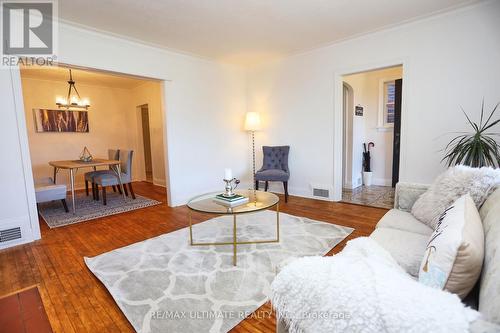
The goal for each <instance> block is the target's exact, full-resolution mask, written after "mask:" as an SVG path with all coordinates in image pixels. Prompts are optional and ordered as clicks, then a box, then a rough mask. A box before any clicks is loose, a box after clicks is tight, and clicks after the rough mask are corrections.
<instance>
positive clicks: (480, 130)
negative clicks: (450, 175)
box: [441, 100, 500, 168]
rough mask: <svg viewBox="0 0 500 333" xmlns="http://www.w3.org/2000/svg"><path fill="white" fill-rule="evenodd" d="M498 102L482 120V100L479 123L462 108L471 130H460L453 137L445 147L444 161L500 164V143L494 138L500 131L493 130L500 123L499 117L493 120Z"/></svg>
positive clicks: (464, 163) (449, 164)
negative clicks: (472, 119) (458, 133)
mask: <svg viewBox="0 0 500 333" xmlns="http://www.w3.org/2000/svg"><path fill="white" fill-rule="evenodd" d="M499 104H500V103H498V104H497V105H496V106H495V107H494V108H493V110H492V111H491V113H490V114H489V116H488V117H487V118H486V121H484V100H483V104H482V107H481V118H480V120H479V124H478V123H477V122H472V121H471V120H470V118H469V116H468V115H467V113H466V112H465V111H464V110H463V109H462V112H463V113H464V115H465V117H466V118H467V121H468V123H469V124H470V126H471V127H472V131H471V132H460V135H458V136H457V137H455V138H453V140H451V141H450V143H448V145H447V146H446V148H445V154H446V155H445V156H444V157H443V159H442V160H441V161H445V160H446V163H447V164H448V166H453V165H457V164H463V165H468V166H470V167H474V168H480V167H483V166H491V167H498V166H499V164H500V145H499V144H498V142H497V141H496V138H498V137H499V136H500V132H498V131H496V132H495V131H494V130H493V127H495V126H496V125H498V123H500V119H497V120H493V116H494V115H495V112H496V111H497V108H498V105H499Z"/></svg>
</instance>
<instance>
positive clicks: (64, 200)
mask: <svg viewBox="0 0 500 333" xmlns="http://www.w3.org/2000/svg"><path fill="white" fill-rule="evenodd" d="M87 195H88V194H87ZM61 202H62V204H63V207H64V211H65V212H66V213H69V209H68V205H67V204H66V199H61Z"/></svg>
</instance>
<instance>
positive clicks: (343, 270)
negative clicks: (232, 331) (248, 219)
mask: <svg viewBox="0 0 500 333" xmlns="http://www.w3.org/2000/svg"><path fill="white" fill-rule="evenodd" d="M271 299H272V303H273V306H274V307H275V309H276V311H277V313H278V317H279V318H281V319H282V320H284V321H285V323H286V324H287V326H288V328H289V331H290V332H291V333H294V332H314V333H321V332H394V333H396V332H397V333H400V332H426V333H427V332H467V331H468V329H469V323H470V322H471V321H473V320H475V319H477V318H478V317H479V313H478V312H477V311H474V310H472V309H469V308H466V307H465V306H464V305H463V304H462V303H461V302H460V299H459V298H458V297H457V296H456V295H454V294H451V293H448V292H445V291H442V290H438V289H433V288H431V287H427V286H425V285H423V284H421V283H419V282H418V281H415V280H413V279H412V278H411V277H410V276H409V275H408V274H407V273H405V272H404V271H403V270H402V269H401V268H400V267H399V266H398V264H397V263H396V262H395V261H394V259H393V258H392V257H391V255H390V254H389V253H388V252H387V251H386V250H384V249H383V248H382V247H380V246H379V245H378V244H377V243H376V242H375V241H374V240H372V239H370V238H365V237H362V238H357V239H355V240H352V241H350V242H348V243H347V245H346V247H345V249H344V250H343V251H342V252H341V253H339V254H337V255H335V256H333V257H305V258H301V259H297V260H295V261H293V262H292V263H290V264H289V265H287V266H285V267H284V268H283V270H282V271H281V272H280V273H279V274H278V275H277V276H276V278H275V280H274V282H273V283H272V296H271Z"/></svg>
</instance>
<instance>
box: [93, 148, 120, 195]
mask: <svg viewBox="0 0 500 333" xmlns="http://www.w3.org/2000/svg"><path fill="white" fill-rule="evenodd" d="M108 159H110V160H118V159H120V149H108ZM105 173H109V174H114V171H113V169H112V168H111V167H109V169H108V170H96V171H91V172H86V173H85V194H86V195H87V196H88V195H89V182H90V183H91V184H92V196H93V197H94V200H99V194H98V193H96V191H95V184H94V177H95V176H97V175H102V174H105ZM113 191H114V192H116V186H113ZM119 191H120V194H121V190H120V189H119Z"/></svg>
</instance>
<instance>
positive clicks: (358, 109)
mask: <svg viewBox="0 0 500 333" xmlns="http://www.w3.org/2000/svg"><path fill="white" fill-rule="evenodd" d="M354 114H355V115H356V116H363V107H362V106H359V105H358V106H356V108H355V110H354Z"/></svg>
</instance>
